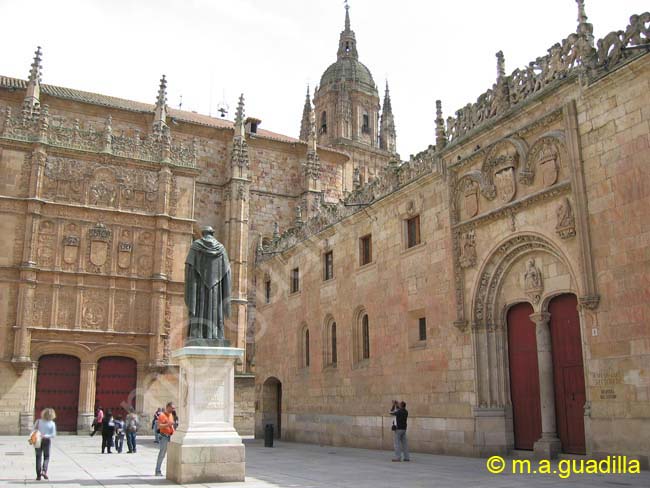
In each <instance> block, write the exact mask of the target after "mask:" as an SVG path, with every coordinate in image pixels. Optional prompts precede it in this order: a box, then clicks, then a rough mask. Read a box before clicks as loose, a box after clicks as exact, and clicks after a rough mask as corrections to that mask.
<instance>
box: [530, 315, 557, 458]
mask: <svg viewBox="0 0 650 488" xmlns="http://www.w3.org/2000/svg"><path fill="white" fill-rule="evenodd" d="M550 318H551V315H550V314H549V313H546V312H540V313H534V314H531V315H530V320H531V321H533V322H534V323H535V330H536V335H537V368H538V370H539V399H540V403H541V413H542V437H541V438H540V439H539V440H538V441H537V442H535V445H534V446H533V450H534V452H535V456H536V457H537V458H540V459H552V458H556V457H557V455H558V453H559V452H560V449H561V443H560V439H559V438H558V436H557V427H556V422H555V386H554V384H553V355H552V353H551V329H550V327H549V323H548V322H549V319H550Z"/></svg>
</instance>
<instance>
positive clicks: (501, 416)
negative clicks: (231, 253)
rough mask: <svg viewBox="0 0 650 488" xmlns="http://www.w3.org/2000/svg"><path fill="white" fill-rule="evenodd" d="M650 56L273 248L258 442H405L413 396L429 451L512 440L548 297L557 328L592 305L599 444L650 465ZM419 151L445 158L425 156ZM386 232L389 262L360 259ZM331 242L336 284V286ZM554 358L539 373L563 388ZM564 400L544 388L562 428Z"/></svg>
mask: <svg viewBox="0 0 650 488" xmlns="http://www.w3.org/2000/svg"><path fill="white" fill-rule="evenodd" d="M649 59H650V57H649V56H648V55H641V56H639V57H637V58H631V59H630V60H627V61H625V63H624V64H623V65H622V66H618V67H616V68H614V67H613V66H609V65H607V64H606V63H604V64H603V62H602V61H598V62H599V63H601V64H594V65H593V66H594V67H593V69H592V71H590V72H589V73H588V74H586V75H585V78H584V79H582V80H579V79H578V77H577V76H573V74H571V73H569V76H567V77H566V78H563V79H562V81H558V82H557V83H556V84H555V85H549V87H548V88H547V89H545V90H541V91H539V92H538V93H535V94H534V95H531V96H533V99H532V101H526V100H523V101H522V100H519V101H518V102H517V103H518V106H517V107H516V109H515V108H510V109H509V110H507V111H504V112H502V113H496V114H493V115H491V117H493V118H492V120H489V121H487V122H484V123H483V125H482V126H480V125H479V126H471V127H469V129H467V128H465V129H463V131H461V132H458V133H455V135H454V138H453V139H452V140H451V141H448V144H447V145H446V146H445V145H442V146H438V147H436V148H435V149H432V150H430V151H428V152H426V153H423V154H421V155H418V156H417V157H416V158H415V159H414V160H412V161H411V164H412V165H413V164H414V165H415V168H416V169H414V171H415V173H417V174H418V176H416V179H415V181H413V182H409V180H408V178H407V179H405V180H404V182H403V180H402V174H403V173H404V172H408V171H409V168H408V166H407V165H403V166H402V167H400V168H396V169H395V170H394V172H393V173H391V172H390V171H384V172H382V174H380V175H379V176H378V178H377V181H374V182H372V183H371V184H370V185H366V187H364V188H362V189H361V190H360V191H359V192H357V193H355V194H354V195H351V198H348V199H347V200H346V201H344V202H342V203H341V204H339V206H338V207H337V208H335V209H333V210H332V214H331V215H333V216H334V217H331V218H329V217H328V218H321V219H320V220H319V219H318V218H315V219H314V220H310V221H309V222H307V223H306V224H305V226H304V227H300V228H297V229H293V230H290V231H288V232H286V233H285V234H284V235H282V236H281V237H280V238H279V239H278V240H277V241H275V242H274V243H273V244H272V245H270V246H269V247H268V248H264V250H263V252H262V253H261V254H259V255H258V262H259V266H258V269H257V272H256V276H257V280H258V283H259V282H262V281H263V280H268V279H269V278H270V280H271V290H272V296H271V300H270V303H269V304H265V303H264V299H265V297H264V296H263V295H262V294H261V290H260V289H259V288H260V287H258V295H257V303H258V307H257V319H256V324H257V329H256V335H257V337H258V341H257V344H256V349H257V374H258V376H257V379H256V398H257V400H258V403H259V408H258V410H257V412H256V435H262V433H263V426H264V424H265V423H267V422H272V423H275V424H276V425H278V426H279V427H280V430H281V433H282V438H284V439H288V440H296V441H303V442H314V443H316V442H318V443H326V444H334V445H349V446H358V447H373V448H377V447H384V448H390V430H389V428H390V421H389V420H388V417H387V416H386V410H387V409H388V408H389V406H390V402H391V400H392V399H394V398H397V399H404V400H405V401H406V402H407V404H408V409H409V412H410V414H409V431H410V439H409V440H410V444H411V446H412V448H413V449H414V450H422V451H428V452H436V453H447V454H474V455H487V454H490V453H505V452H509V451H511V450H512V449H513V448H514V436H515V432H514V427H513V407H512V399H511V392H510V379H509V377H510V373H509V370H508V368H509V366H508V334H507V332H508V323H507V318H506V317H507V311H508V310H509V308H510V307H511V306H513V305H515V304H518V303H522V302H526V303H529V304H530V305H531V307H532V309H533V311H534V313H533V314H532V315H531V316H530V317H531V318H530V320H531V321H534V326H535V327H536V328H537V330H538V336H537V337H538V340H539V341H541V340H542V339H541V338H540V337H543V336H540V335H539V334H540V333H541V334H543V331H544V330H547V328H548V320H549V318H548V316H549V314H548V306H549V303H551V302H552V300H553V299H554V298H555V297H558V296H560V295H566V294H569V295H574V296H575V297H576V298H577V301H578V303H579V310H578V320H579V322H580V324H579V327H580V334H581V339H580V342H581V345H582V362H583V372H584V379H585V385H586V392H585V394H586V401H585V404H584V417H583V419H582V420H583V422H584V427H585V441H586V453H587V454H588V455H592V456H596V457H597V456H603V455H608V454H621V455H623V454H624V455H628V456H631V457H635V458H637V459H640V460H641V461H642V463H643V464H646V465H647V462H648V457H649V456H650V446H649V445H648V443H647V442H646V439H647V438H648V436H647V435H644V434H645V433H646V430H647V428H648V425H649V423H648V421H647V419H648V417H649V413H648V405H649V403H648V398H649V396H648V395H649V394H650V392H649V390H648V388H649V385H648V382H647V381H646V380H645V378H646V377H647V376H648V370H647V365H648V364H649V363H650V361H649V356H648V355H649V352H650V351H649V348H648V340H649V339H648V338H649V337H650V331H649V330H648V328H647V326H646V324H647V320H646V319H647V316H648V314H649V311H648V305H647V302H648V300H647V298H648V297H647V296H646V291H647V289H649V286H648V282H647V279H646V277H647V276H650V255H648V253H647V247H648V246H647V237H648V235H650V234H649V233H648V227H647V225H646V220H647V219H645V220H644V219H643V217H644V216H645V215H646V214H647V211H648V208H650V206H649V204H650V200H649V196H650V194H648V192H647V188H646V187H647V185H644V182H645V181H647V179H648V175H647V170H646V168H645V167H646V166H647V164H646V162H647V161H648V158H649V156H650V141H649V134H650V126H649V120H650V99H649V98H648V95H647V94H648V93H650V90H648V88H649V87H650V86H649V82H648V80H649V79H650V76H649V74H650V64H649V62H648V60H649ZM619 61H620V60H619ZM574 74H575V73H574ZM504 83H505V82H504ZM479 105H480V104H479ZM452 123H455V124H457V123H458V122H456V121H452ZM439 127H440V126H439ZM443 130H444V129H443ZM419 158H424V159H426V158H432V161H433V162H432V164H430V165H428V166H427V165H424V166H420V169H417V168H418V164H420V163H419V162H418V161H419ZM427 167H428V168H429V170H428V171H426V170H425V171H424V173H418V172H419V171H421V170H422V168H427ZM395 175H398V176H395ZM416 214H419V215H420V223H421V235H422V243H421V244H419V245H416V246H415V247H414V248H413V249H409V250H407V249H405V230H404V221H405V219H406V218H409V217H410V216H413V215H416ZM367 234H371V235H372V253H373V262H372V263H371V264H368V265H365V266H360V265H359V239H360V238H361V237H363V236H365V235H367ZM328 251H332V252H333V255H334V278H333V279H332V280H329V281H324V280H323V255H324V254H325V253H326V252H328ZM295 268H298V269H299V271H300V291H298V292H295V293H291V291H290V277H291V270H292V269H295ZM366 313H367V315H368V317H369V325H370V341H369V349H370V357H369V358H367V359H365V358H363V348H364V346H363V342H362V341H363V339H362V338H360V333H361V332H360V331H361V326H360V317H362V316H363V315H364V314H366ZM420 317H426V319H427V339H426V341H424V342H420V341H418V340H417V339H418V337H417V319H418V318H420ZM333 322H335V323H336V326H337V328H336V344H337V345H336V347H337V356H338V360H337V362H336V364H332V362H331V357H332V352H331V349H332V346H331V332H330V331H331V324H332V323H333ZM307 331H308V332H309V346H308V350H309V360H308V361H307V352H306V351H307V345H306V344H307V340H306V337H307V335H306V332H307ZM549 340H550V339H549ZM540 357H541V355H540ZM548 357H549V358H550V357H551V355H550V352H549V356H548ZM549 361H550V359H549ZM550 364H551V363H550V362H547V363H544V362H543V361H542V360H541V359H540V362H539V369H540V381H550V384H551V387H550V388H551V389H550V391H551V392H552V391H553V388H554V386H553V377H552V371H551V369H550V368H549V365H550ZM278 381H279V382H280V383H281V385H282V387H281V405H280V407H279V410H280V414H279V418H278V413H277V411H278V406H277V405H276V404H275V402H276V401H277V395H276V394H274V390H273V389H274V388H276V387H277V386H276V385H277V382H278ZM555 388H556V387H555ZM544 395H545V396H544ZM265 402H266V404H265ZM549 402H550V404H551V405H553V402H554V400H553V397H552V396H551V395H548V394H546V393H544V392H542V399H541V404H542V407H541V408H542V422H543V425H548V424H547V422H550V420H549V418H550V419H551V420H552V421H553V422H555V419H554V416H555V410H554V408H547V407H545V405H548V404H549ZM578 415H581V416H582V415H583V410H582V407H580V412H579V414H578ZM550 416H553V417H550ZM638 433H641V434H640V435H638ZM535 449H537V447H535Z"/></svg>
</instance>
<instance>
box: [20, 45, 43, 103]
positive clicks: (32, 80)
mask: <svg viewBox="0 0 650 488" xmlns="http://www.w3.org/2000/svg"><path fill="white" fill-rule="evenodd" d="M42 55H43V53H42V52H41V46H38V47H37V48H36V52H35V53H34V61H33V62H32V67H31V69H30V70H29V79H28V80H27V92H26V93H25V99H24V100H23V114H24V115H27V116H31V115H32V114H33V113H34V112H38V111H39V109H40V106H41V101H40V99H41V75H42V71H43V66H42V65H41V56H42Z"/></svg>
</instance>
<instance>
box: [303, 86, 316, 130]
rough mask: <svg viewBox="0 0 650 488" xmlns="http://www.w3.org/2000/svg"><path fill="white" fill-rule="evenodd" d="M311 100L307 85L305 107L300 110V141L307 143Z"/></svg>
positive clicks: (311, 110)
mask: <svg viewBox="0 0 650 488" xmlns="http://www.w3.org/2000/svg"><path fill="white" fill-rule="evenodd" d="M312 112H313V109H312V107H311V99H310V98H309V85H307V96H306V97H305V106H304V107H303V109H302V120H301V121H300V140H301V141H305V142H307V138H308V137H309V126H310V124H311V113H312Z"/></svg>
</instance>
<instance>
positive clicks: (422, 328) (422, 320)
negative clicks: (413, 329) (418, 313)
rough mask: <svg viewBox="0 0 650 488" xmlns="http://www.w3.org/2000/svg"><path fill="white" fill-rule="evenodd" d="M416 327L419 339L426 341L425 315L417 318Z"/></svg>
mask: <svg viewBox="0 0 650 488" xmlns="http://www.w3.org/2000/svg"><path fill="white" fill-rule="evenodd" d="M418 328H419V332H420V340H421V341H426V340H427V319H426V318H425V317H421V318H419V319H418Z"/></svg>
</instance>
